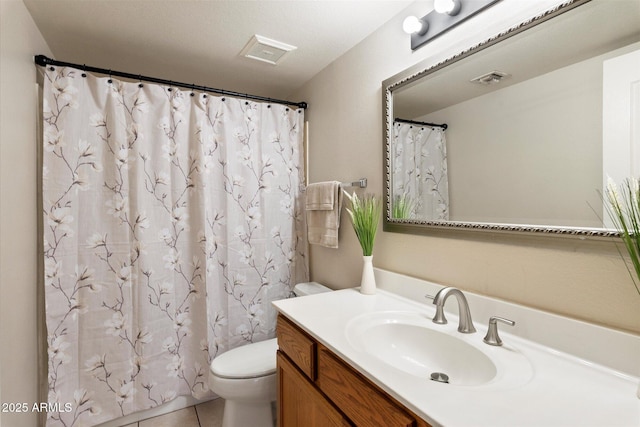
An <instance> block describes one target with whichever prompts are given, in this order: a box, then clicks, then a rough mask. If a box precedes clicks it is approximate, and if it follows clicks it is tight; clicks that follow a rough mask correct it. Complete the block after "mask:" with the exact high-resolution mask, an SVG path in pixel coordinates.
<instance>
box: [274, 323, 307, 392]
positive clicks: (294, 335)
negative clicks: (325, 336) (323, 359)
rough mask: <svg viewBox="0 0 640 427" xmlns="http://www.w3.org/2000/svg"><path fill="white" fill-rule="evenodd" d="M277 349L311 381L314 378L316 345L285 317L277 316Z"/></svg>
mask: <svg viewBox="0 0 640 427" xmlns="http://www.w3.org/2000/svg"><path fill="white" fill-rule="evenodd" d="M276 334H277V336H278V347H279V348H280V350H281V351H282V352H284V353H285V354H286V355H287V356H288V357H289V359H291V360H292V361H293V363H295V364H296V366H298V368H300V370H301V371H302V372H304V374H305V375H306V376H307V377H309V378H310V379H311V380H315V378H316V358H315V354H316V343H315V341H314V340H313V339H312V338H311V337H309V336H308V335H307V334H306V333H304V332H303V331H302V330H300V328H298V327H297V326H296V325H294V324H293V323H292V322H291V321H289V320H287V318H286V317H284V316H282V315H278V326H277V329H276Z"/></svg>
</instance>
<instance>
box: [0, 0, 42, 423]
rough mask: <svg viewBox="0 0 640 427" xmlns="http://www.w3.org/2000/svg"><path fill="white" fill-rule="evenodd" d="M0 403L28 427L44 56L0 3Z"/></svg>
mask: <svg viewBox="0 0 640 427" xmlns="http://www.w3.org/2000/svg"><path fill="white" fill-rule="evenodd" d="M0 17H1V21H0V31H1V33H0V209H1V216H0V401H1V402H3V403H5V402H6V403H9V402H13V403H27V404H28V405H29V412H28V413H26V414H17V413H0V417H1V418H0V424H1V425H2V427H23V426H35V425H36V423H37V413H31V412H30V410H31V405H33V404H34V403H36V402H38V401H39V396H38V376H37V374H38V369H37V360H38V356H37V339H36V280H37V279H36V277H37V271H36V268H37V265H36V264H37V256H36V250H37V249H36V242H37V235H36V218H37V212H36V200H37V196H36V105H37V103H36V83H35V82H36V67H35V65H34V63H33V56H34V55H35V54H38V53H42V54H45V55H49V56H50V55H51V52H50V50H49V48H48V46H47V44H46V43H45V41H44V39H43V38H42V36H41V34H40V32H39V31H38V29H37V28H36V26H35V24H34V23H33V21H32V19H31V16H30V15H29V13H28V12H27V9H26V8H25V6H24V4H23V3H22V1H19V0H1V1H0Z"/></svg>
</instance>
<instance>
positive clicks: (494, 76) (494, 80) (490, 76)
mask: <svg viewBox="0 0 640 427" xmlns="http://www.w3.org/2000/svg"><path fill="white" fill-rule="evenodd" d="M509 77H511V74H508V73H503V72H502V71H491V72H490V73H486V74H483V75H481V76H478V77H475V78H473V79H471V83H477V84H480V85H495V84H498V83H500V82H501V81H502V80H504V79H506V78H509Z"/></svg>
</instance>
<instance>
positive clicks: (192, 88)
mask: <svg viewBox="0 0 640 427" xmlns="http://www.w3.org/2000/svg"><path fill="white" fill-rule="evenodd" d="M195 86H196V85H195V84H193V83H191V96H196V94H195V93H193V91H194V90H195V89H194V88H195Z"/></svg>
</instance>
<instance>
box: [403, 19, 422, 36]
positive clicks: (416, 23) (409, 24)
mask: <svg viewBox="0 0 640 427" xmlns="http://www.w3.org/2000/svg"><path fill="white" fill-rule="evenodd" d="M428 27H429V24H427V23H426V22H424V21H422V20H421V19H418V18H416V17H415V16H407V17H406V18H405V20H404V21H403V22H402V29H403V30H404V32H405V33H407V34H414V33H418V34H420V35H424V34H425V33H426V32H427V28H428Z"/></svg>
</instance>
